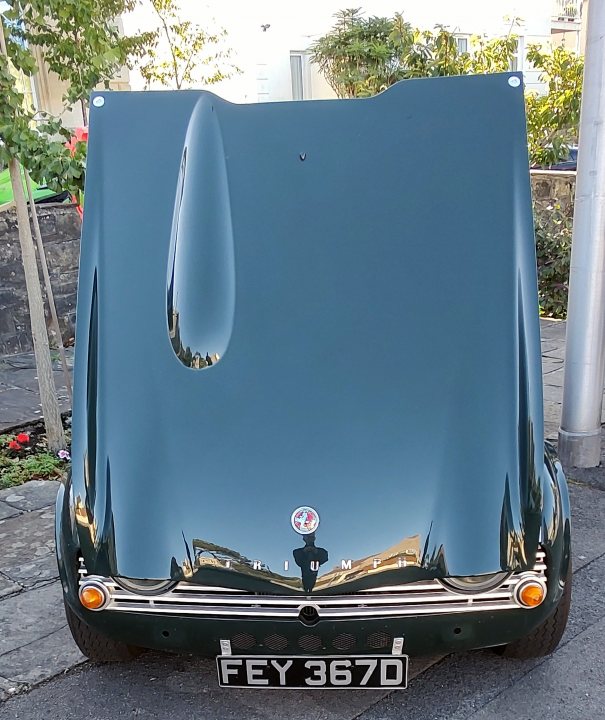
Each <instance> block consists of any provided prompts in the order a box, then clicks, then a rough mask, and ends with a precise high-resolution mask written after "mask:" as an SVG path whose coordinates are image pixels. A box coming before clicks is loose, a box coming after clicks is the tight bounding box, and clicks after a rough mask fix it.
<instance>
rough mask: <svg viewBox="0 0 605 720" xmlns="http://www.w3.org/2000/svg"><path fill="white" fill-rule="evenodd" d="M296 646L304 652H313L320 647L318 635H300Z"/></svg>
mask: <svg viewBox="0 0 605 720" xmlns="http://www.w3.org/2000/svg"><path fill="white" fill-rule="evenodd" d="M298 647H299V648H300V649H301V650H304V651H305V652H314V651H315V650H319V649H320V648H321V638H320V637H319V635H301V636H300V637H299V638H298Z"/></svg>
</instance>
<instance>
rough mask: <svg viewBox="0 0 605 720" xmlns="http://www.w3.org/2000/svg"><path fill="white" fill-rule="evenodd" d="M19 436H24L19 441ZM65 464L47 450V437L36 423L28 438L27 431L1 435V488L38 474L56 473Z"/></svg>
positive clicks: (43, 475)
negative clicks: (14, 448) (24, 439)
mask: <svg viewBox="0 0 605 720" xmlns="http://www.w3.org/2000/svg"><path fill="white" fill-rule="evenodd" d="M21 438H27V440H26V441H23V440H21V443H22V444H20V443H19V442H18V441H19V440H20V439H21ZM11 446H13V447H17V448H18V449H16V450H13V449H12V447H11ZM65 467H66V465H65V462H64V461H63V460H61V459H60V458H59V457H57V456H55V455H52V454H51V453H49V452H48V448H47V443H46V438H45V436H44V435H43V433H42V432H41V430H40V429H39V428H38V427H36V428H33V431H32V434H31V442H30V435H28V434H23V435H22V434H19V435H17V436H15V435H0V489H3V488H8V487H13V486H14V485H20V484H21V483H24V482H27V481H28V480H34V479H37V478H50V477H57V476H59V475H60V474H61V473H62V471H63V470H64V469H65Z"/></svg>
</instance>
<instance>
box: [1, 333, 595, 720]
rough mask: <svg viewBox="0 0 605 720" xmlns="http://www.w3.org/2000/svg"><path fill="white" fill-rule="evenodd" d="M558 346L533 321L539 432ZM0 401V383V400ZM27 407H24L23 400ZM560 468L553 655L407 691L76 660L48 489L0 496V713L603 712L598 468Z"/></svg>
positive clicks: (485, 719)
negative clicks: (562, 570)
mask: <svg viewBox="0 0 605 720" xmlns="http://www.w3.org/2000/svg"><path fill="white" fill-rule="evenodd" d="M563 343H564V325H563V324H560V323H543V368H544V391H545V416H546V430H545V432H546V435H547V437H549V438H551V439H556V430H557V427H558V417H559V413H560V401H561V384H562V362H563ZM29 392H30V393H31V391H29ZM1 398H2V391H1V390H0V407H2V408H3V407H4V406H3V405H2V400H1ZM30 400H31V398H30ZM25 406H26V404H24V405H22V407H25ZM28 407H29V409H30V412H31V410H32V409H36V402H30V405H29V406H28ZM2 412H3V411H2ZM27 419H30V418H27ZM569 474H570V478H571V480H570V492H571V501H572V512H573V530H574V569H575V573H574V599H573V604H572V615H571V619H570V623H569V626H568V630H567V633H566V635H565V637H564V639H563V642H562V644H561V646H560V647H559V649H558V650H557V652H555V653H554V654H553V655H552V656H551V657H549V658H546V659H542V660H537V661H531V662H520V661H510V660H508V661H507V660H503V659H502V658H500V657H497V656H495V655H494V654H493V653H491V652H488V651H486V652H474V653H465V654H461V655H456V656H450V657H447V658H444V659H441V660H439V659H432V660H427V661H419V660H416V659H413V660H412V674H413V675H414V676H415V679H413V680H412V682H411V683H410V688H409V689H408V690H407V691H405V692H396V693H391V694H386V693H376V692H365V691H364V692H337V691H334V692H331V693H327V692H323V693H321V692H320V693H299V692H290V693H282V692H279V691H271V692H269V691H253V692H247V691H233V690H231V691H226V690H221V689H220V688H217V687H216V683H215V678H214V665H213V663H212V662H210V661H205V660H199V659H195V658H191V657H175V656H169V655H160V654H153V653H149V654H146V655H144V656H143V657H142V658H141V659H140V660H139V661H137V662H135V663H133V664H131V665H127V666H98V665H93V664H91V663H83V658H82V657H81V655H80V654H79V652H78V651H77V650H76V648H75V647H74V646H73V643H72V641H71V639H70V637H69V634H68V631H67V629H66V626H65V620H64V617H63V614H62V609H61V605H60V588H59V584H58V581H57V580H56V569H55V566H54V558H53V555H52V506H51V504H50V503H51V502H52V499H53V496H54V493H55V491H56V485H54V484H52V483H30V484H28V485H27V486H23V487H21V488H15V489H13V490H9V491H2V492H0V547H1V552H0V700H2V699H4V700H5V702H4V703H0V720H4V719H5V718H6V719H7V720H8V718H15V719H16V718H19V719H23V720H25V719H27V720H34V719H35V720H46V718H48V719H49V720H50V719H51V718H52V719H53V720H54V719H55V718H60V719H61V720H63V719H64V720H71V719H72V718H73V720H76V718H77V719H78V720H79V719H80V718H94V719H95V720H105V719H106V718H107V720H109V719H110V718H111V720H119V719H121V718H133V717H141V718H158V719H160V718H161V719H162V720H163V719H167V718H170V720H181V719H182V720H185V719H187V720H189V719H190V718H192V717H196V718H199V719H200V720H204V719H206V718H207V719H208V720H210V719H211V718H221V719H222V718H238V719H239V718H250V719H251V720H253V719H255V718H271V719H273V718H275V719H276V720H277V719H279V720H289V718H296V720H306V719H307V718H309V719H311V718H312V719H313V720H323V719H325V720H332V719H335V718H342V719H349V718H350V719H351V720H353V719H354V718H355V719H357V720H378V719H380V720H383V719H384V720H389V719H391V718H392V719H393V720H395V718H414V719H415V720H446V719H448V720H467V719H470V718H472V719H473V720H508V719H509V718H510V719H511V720H512V719H513V718H514V720H519V719H523V720H541V719H542V718H544V720H546V719H547V718H548V719H549V720H550V718H556V720H559V719H560V720H568V719H569V720H571V719H576V718H577V719H578V720H580V718H582V720H584V719H585V718H590V719H591V720H592V719H599V718H605V664H604V663H603V662H602V659H601V658H602V647H603V644H604V642H605V597H604V596H603V593H602V587H603V583H604V581H605V533H604V532H603V519H604V518H605V470H604V469H602V468H601V469H597V470H591V471H579V470H572V471H571V472H570V473H569ZM76 666H77V667H76ZM66 671H68V672H66ZM50 678H53V679H51V680H50V681H49V679H50ZM45 681H46V682H45ZM40 683H42V684H40ZM28 690H29V692H28Z"/></svg>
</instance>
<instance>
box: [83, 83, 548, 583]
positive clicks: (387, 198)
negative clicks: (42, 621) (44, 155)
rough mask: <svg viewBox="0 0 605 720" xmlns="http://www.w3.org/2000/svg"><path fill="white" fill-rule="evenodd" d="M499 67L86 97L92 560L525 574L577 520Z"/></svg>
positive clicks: (305, 578) (202, 574) (160, 570)
mask: <svg viewBox="0 0 605 720" xmlns="http://www.w3.org/2000/svg"><path fill="white" fill-rule="evenodd" d="M510 77H511V76H510V75H492V76H477V77H461V78H440V79H431V80H419V81H407V82H405V83H401V84H399V85H397V86H395V87H393V88H391V89H389V90H388V91H387V92H385V93H383V94H382V95H380V96H378V97H375V98H372V99H368V100H353V101H321V102H320V101H318V102H304V103H274V104H262V105H261V104H259V105H246V106H244V105H241V106H238V105H231V104H229V103H226V102H224V101H222V100H220V99H219V98H217V97H215V96H213V95H211V94H209V93H206V92H197V91H195V92H194V91H191V92H180V93H140V94H138V93H109V94H105V95H104V97H105V103H104V105H103V107H101V108H94V107H93V108H92V110H91V133H90V141H89V161H88V162H89V167H88V174H87V187H86V198H87V207H86V214H85V225H84V234H83V239H82V260H81V273H80V285H79V298H78V327H77V347H76V369H75V395H76V397H75V401H74V419H73V447H72V458H73V477H72V485H71V489H70V495H71V504H72V512H73V514H74V517H75V521H76V525H77V535H78V539H79V544H80V547H81V551H82V553H83V555H84V557H85V561H86V565H87V568H88V571H89V573H91V574H95V573H98V574H101V575H122V576H124V577H129V578H151V579H154V578H155V579H165V578H173V579H188V580H190V581H192V582H199V583H203V584H208V585H217V586H221V587H226V588H245V589H250V590H259V591H264V590H271V591H273V592H275V591H277V592H286V593H288V592H306V593H307V594H309V593H311V592H322V593H326V592H327V593H329V592H341V591H347V592H348V591H352V590H357V589H362V588H370V587H375V586H381V585H389V584H395V583H401V582H407V581H413V580H417V579H422V578H424V577H444V576H448V575H475V574H483V573H492V572H497V571H500V570H515V569H520V568H526V567H528V566H529V565H531V564H532V562H533V557H534V553H535V550H536V548H537V546H538V543H539V539H540V530H541V527H542V526H543V524H544V522H546V521H545V520H544V511H545V509H549V508H550V510H551V511H552V515H551V517H550V519H549V520H548V522H549V523H550V524H551V525H552V524H553V523H557V522H558V523H559V524H560V523H561V517H562V514H561V508H560V498H559V497H558V494H557V491H556V488H555V486H554V484H553V482H552V480H551V477H550V475H549V473H548V472H547V471H546V469H545V466H544V454H543V444H542V437H543V427H542V395H541V392H542V388H541V376H540V363H539V360H540V358H539V328H538V307H537V292H536V271H535V256H534V245H533V227H532V219H531V203H530V190H529V176H528V162H527V148H526V144H525V125H524V109H523V89H522V87H512V86H511V85H509V83H508V79H509V78H510ZM118 139H119V142H118ZM462 146H464V147H465V148H471V150H470V153H467V166H466V167H465V170H464V172H460V171H459V169H457V163H456V158H457V157H458V154H459V147H462ZM160 167H161V168H162V172H161V173H157V169H158V168H160ZM141 177H153V178H154V182H153V188H149V190H148V191H146V190H145V187H144V185H143V184H142V183H140V178H141ZM137 178H138V180H139V181H137V182H135V179H137ZM177 331H178V332H177ZM208 359H210V362H209V361H208ZM555 496H556V497H555ZM302 506H310V507H311V508H313V509H314V510H315V511H317V513H318V514H319V516H320V518H321V523H320V525H319V527H318V529H317V531H316V532H315V533H313V534H310V535H305V536H304V537H303V536H301V535H299V534H297V533H296V532H295V531H294V529H293V527H292V524H291V516H292V513H293V511H294V510H295V509H296V508H299V507H302ZM557 513H558V515H557ZM555 534H556V533H555Z"/></svg>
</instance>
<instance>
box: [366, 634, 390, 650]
mask: <svg viewBox="0 0 605 720" xmlns="http://www.w3.org/2000/svg"><path fill="white" fill-rule="evenodd" d="M392 644H393V637H392V635H389V634H388V633H383V632H375V633H370V635H368V639H367V645H368V647H369V648H372V649H373V650H382V649H383V648H390V647H391V645H392Z"/></svg>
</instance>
